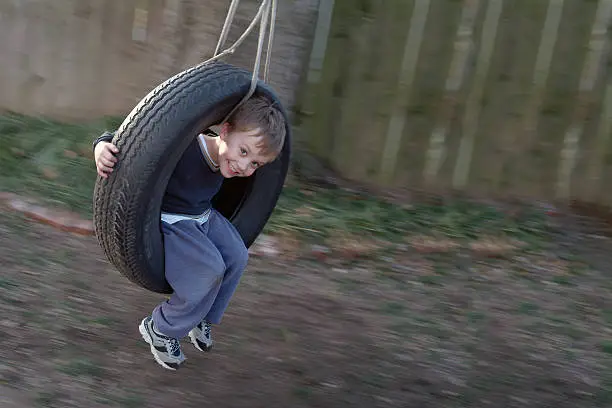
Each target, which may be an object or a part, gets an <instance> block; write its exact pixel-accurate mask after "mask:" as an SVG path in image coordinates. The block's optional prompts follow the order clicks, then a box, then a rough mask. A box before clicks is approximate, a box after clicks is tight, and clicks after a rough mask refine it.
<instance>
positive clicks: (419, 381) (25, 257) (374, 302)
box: [0, 212, 612, 408]
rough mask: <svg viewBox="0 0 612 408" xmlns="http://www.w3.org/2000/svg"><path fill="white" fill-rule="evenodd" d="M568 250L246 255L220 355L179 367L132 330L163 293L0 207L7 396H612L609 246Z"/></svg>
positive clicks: (102, 403) (1, 389)
mask: <svg viewBox="0 0 612 408" xmlns="http://www.w3.org/2000/svg"><path fill="white" fill-rule="evenodd" d="M570 238H571V239H570ZM570 238H568V242H575V241H572V239H573V238H572V237H570ZM591 238H592V239H593V240H598V239H599V240H601V242H603V244H602V245H604V246H603V247H602V248H604V249H605V248H606V247H608V248H609V242H608V241H607V239H605V238H598V237H591ZM567 248H568V246H561V244H556V245H554V246H551V247H550V248H544V249H542V250H540V251H538V252H537V253H529V252H525V251H518V252H511V253H509V254H507V255H506V256H504V257H501V258H488V257H481V256H475V255H474V254H473V253H471V252H469V251H467V250H466V249H465V248H463V247H457V248H453V247H452V246H451V248H450V249H448V248H447V249H446V250H444V251H442V252H440V251H438V252H429V253H428V252H427V251H423V248H420V250H419V247H418V245H393V246H391V245H390V246H389V247H388V248H385V249H384V250H383V251H381V253H379V254H378V255H377V256H373V257H369V258H367V259H362V260H352V261H351V262H347V261H346V260H345V259H341V258H337V257H333V256H332V257H331V258H326V259H320V258H316V257H314V256H313V255H312V253H311V252H310V253H308V252H306V253H298V254H297V255H296V254H294V256H292V257H289V256H286V255H282V256H275V257H255V256H254V257H252V260H251V263H250V265H249V268H248V270H247V272H246V274H245V276H244V279H243V281H242V283H241V285H240V287H239V290H238V292H237V295H236V297H235V298H234V300H233V302H232V304H231V306H230V309H229V311H228V313H227V314H226V317H225V320H224V322H223V324H222V325H221V326H219V327H215V328H214V330H213V334H214V336H215V338H216V346H215V348H214V350H213V351H212V352H211V353H209V354H203V353H200V352H198V351H196V350H195V349H194V348H193V347H192V346H191V344H190V343H189V342H186V341H185V342H183V344H184V351H185V353H186V356H187V361H186V363H185V365H184V367H183V368H181V369H180V370H179V371H177V372H171V371H166V370H163V369H162V368H161V367H159V366H158V365H157V364H156V363H155V362H154V361H153V359H152V356H151V354H150V353H149V349H148V346H147V345H146V344H145V343H144V342H143V341H142V339H141V337H140V335H139V333H138V328H137V325H138V323H139V321H140V319H141V318H142V317H143V316H145V315H146V314H147V313H149V312H150V311H151V310H152V308H153V307H154V306H155V305H156V304H157V303H158V302H160V301H161V300H162V299H163V298H162V297H161V296H160V295H157V294H153V293H149V292H146V291H144V290H142V289H140V288H139V287H136V286H135V285H133V284H131V283H129V282H128V281H127V280H126V279H125V278H124V277H122V276H120V275H119V274H118V273H117V272H116V271H115V270H114V269H113V268H112V267H111V266H110V264H109V263H108V262H107V261H106V259H105V258H104V256H103V254H102V251H101V250H100V248H99V246H98V244H97V242H96V241H95V239H94V238H93V237H83V236H79V235H72V234H68V233H65V232H61V231H58V230H56V229H53V228H52V227H48V226H45V225H41V224H38V223H32V222H30V221H29V220H25V219H23V218H21V217H20V216H18V215H16V214H14V213H10V212H3V213H2V214H0V260H1V262H2V274H1V275H0V308H1V310H2V311H3V313H2V316H0V330H1V332H2V335H1V336H0V406H1V407H3V408H13V407H15V408H16V407H19V408H22V407H92V408H94V407H109V406H111V407H129V408H136V407H150V408H157V407H202V406H215V407H251V408H255V407H296V408H298V407H344V406H346V407H417V406H418V407H423V406H431V407H462V406H470V407H476V406H478V407H484V406H491V407H501V406H503V407H552V406H558V407H572V408H575V407H595V406H611V405H612V358H611V355H612V336H611V333H612V297H611V296H610V295H611V294H612V292H611V290H612V280H611V279H610V277H609V273H608V271H607V270H606V269H605V265H606V262H607V259H608V258H605V257H604V258H601V259H599V260H598V262H596V263H597V264H598V265H599V266H598V265H589V264H588V263H586V262H584V258H585V256H583V255H581V254H576V253H577V252H576V251H574V252H575V253H570V252H569V251H568V249H567ZM574 249H575V248H574ZM578 252H579V251H578ZM585 254H587V253H586V252H585ZM587 255H588V254H587ZM586 258H588V256H587V257H586ZM592 259H595V258H594V257H593V258H592Z"/></svg>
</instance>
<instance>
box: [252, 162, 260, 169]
mask: <svg viewBox="0 0 612 408" xmlns="http://www.w3.org/2000/svg"><path fill="white" fill-rule="evenodd" d="M251 165H252V166H253V167H254V168H257V167H259V163H257V162H252V163H251Z"/></svg>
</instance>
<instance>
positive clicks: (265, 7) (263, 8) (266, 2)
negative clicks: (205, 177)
mask: <svg viewBox="0 0 612 408" xmlns="http://www.w3.org/2000/svg"><path fill="white" fill-rule="evenodd" d="M239 3H240V0H232V2H231V4H230V7H229V9H228V11H227V16H226V17H225V22H224V23H223V28H222V29H221V34H220V35H219V41H218V42H217V47H216V48H215V53H214V55H213V57H212V58H210V59H208V60H206V61H204V62H203V64H207V63H209V62H212V61H216V60H218V59H220V58H222V57H224V56H226V55H229V54H233V53H234V52H235V51H236V49H237V48H238V47H239V46H240V45H241V44H242V43H243V42H244V40H245V39H246V37H247V36H248V35H249V34H250V33H251V31H253V28H255V25H256V24H257V23H259V39H258V42H257V54H256V55H255V63H254V65H253V75H252V77H251V86H250V87H249V91H248V92H247V94H246V95H245V96H244V97H243V98H242V100H241V101H240V102H238V104H237V105H236V106H235V107H234V108H233V109H232V110H231V112H230V113H229V114H227V116H226V117H225V119H224V120H223V122H226V121H227V119H228V118H229V117H230V116H231V115H232V114H233V113H234V112H235V111H236V109H238V108H239V107H240V105H242V104H243V103H244V102H245V101H247V100H248V99H249V98H250V97H251V96H252V95H253V93H254V92H255V89H257V83H258V82H259V70H260V68H261V54H262V52H263V48H264V40H265V37H266V28H267V27H268V22H270V29H269V32H268V44H267V47H266V60H265V64H264V74H263V81H264V82H266V83H267V82H268V79H269V68H270V59H271V56H272V45H273V41H274V29H275V21H276V11H277V10H276V9H277V0H262V2H261V5H260V6H259V10H257V14H256V15H255V17H254V18H253V20H252V21H251V23H250V24H249V26H248V27H247V28H246V30H244V33H242V35H241V36H240V37H239V38H238V39H237V40H236V42H235V43H234V44H232V45H231V46H230V47H229V48H227V49H225V50H224V51H222V52H219V51H220V50H221V48H222V47H223V45H224V44H225V41H226V40H227V36H228V34H229V30H230V27H231V25H232V21H233V20H234V16H235V15H236V10H237V9H238V4H239Z"/></svg>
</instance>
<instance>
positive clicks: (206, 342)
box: [189, 322, 213, 351]
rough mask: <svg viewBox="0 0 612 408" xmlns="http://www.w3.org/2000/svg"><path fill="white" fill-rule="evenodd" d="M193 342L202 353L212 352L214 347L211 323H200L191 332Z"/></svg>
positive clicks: (190, 336)
mask: <svg viewBox="0 0 612 408" xmlns="http://www.w3.org/2000/svg"><path fill="white" fill-rule="evenodd" d="M189 338H190V339H191V342H192V343H193V345H194V346H195V348H197V349H198V350H200V351H210V349H212V346H213V340H212V335H211V334H210V323H208V322H200V323H199V324H198V325H197V326H196V327H194V328H193V329H192V330H191V331H190V332H189Z"/></svg>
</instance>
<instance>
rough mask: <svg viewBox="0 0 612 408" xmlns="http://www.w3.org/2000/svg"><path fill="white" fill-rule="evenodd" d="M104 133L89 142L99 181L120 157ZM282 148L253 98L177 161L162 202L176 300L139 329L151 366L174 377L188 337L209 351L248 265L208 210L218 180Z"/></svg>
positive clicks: (233, 237)
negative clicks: (215, 327) (214, 329)
mask: <svg viewBox="0 0 612 408" xmlns="http://www.w3.org/2000/svg"><path fill="white" fill-rule="evenodd" d="M112 137H113V134H111V133H109V132H105V133H104V134H103V135H102V136H100V137H98V138H97V139H96V140H95V141H94V158H95V163H96V168H97V171H98V174H99V175H100V176H101V177H104V178H106V177H108V174H109V173H110V172H112V171H113V167H114V165H115V163H116V162H117V158H116V157H115V154H117V153H118V149H117V147H116V146H115V145H113V144H112V143H110V141H111V140H112ZM284 141H285V122H284V117H283V116H282V113H281V112H280V111H279V110H278V109H277V108H276V107H275V106H274V103H273V102H272V101H270V100H268V99H267V98H265V97H263V96H253V97H251V98H250V99H248V100H247V101H246V102H245V103H243V104H242V105H241V106H240V107H239V108H238V109H237V110H236V111H235V113H234V114H233V115H232V116H231V117H230V118H228V120H227V122H226V123H224V124H223V125H222V126H221V130H220V134H219V136H216V135H212V136H211V135H209V134H200V135H198V137H197V138H194V141H193V142H192V143H191V144H190V145H189V147H188V148H187V150H186V151H185V153H184V154H183V156H182V157H181V159H180V160H179V162H178V164H177V166H176V168H175V170H174V172H173V174H172V176H171V177H170V180H169V182H168V186H167V189H166V192H165V195H164V198H163V201H162V215H161V229H162V233H163V237H164V251H165V273H166V279H167V281H168V283H169V284H170V286H171V287H172V288H173V290H174V293H173V294H172V296H171V297H170V298H169V299H168V300H167V301H164V302H162V303H161V304H159V305H158V306H157V307H156V308H155V309H154V310H153V313H152V314H151V315H150V316H147V317H145V318H144V319H143V320H142V322H141V323H140V326H139V330H140V333H141V334H142V337H143V338H144V340H145V341H146V342H147V343H148V344H149V345H150V346H151V353H152V354H153V356H154V358H155V360H156V361H157V362H158V363H159V364H160V365H161V366H162V367H164V368H167V369H170V370H175V369H177V368H178V367H179V365H180V364H181V363H182V362H183V361H184V360H185V356H184V355H183V352H182V350H181V347H180V343H179V340H180V339H181V338H183V337H185V336H186V335H188V336H189V338H190V339H191V342H192V343H193V345H194V346H195V347H196V348H197V349H198V350H200V351H209V350H210V349H211V347H212V344H213V341H212V337H211V333H210V328H211V325H212V324H219V323H220V322H221V318H222V316H223V313H224V312H225V310H226V308H227V306H228V304H229V301H230V298H231V297H232V295H233V294H234V291H235V289H236V287H237V285H238V282H239V281H240V278H241V276H242V272H243V270H244V268H245V267H246V264H247V259H248V251H247V249H246V247H245V245H244V243H243V241H242V238H241V237H240V235H239V234H238V231H237V230H236V229H235V228H234V226H233V225H232V224H231V223H230V222H229V221H228V220H227V219H225V218H224V217H223V216H222V215H221V214H220V213H219V212H217V211H216V210H215V209H213V208H212V207H211V199H212V198H213V196H214V195H215V194H216V193H217V192H218V191H219V188H220V187H221V184H222V182H223V179H224V178H231V177H248V176H250V175H252V174H253V172H254V171H255V170H256V169H258V168H259V167H261V166H263V165H265V164H266V163H269V162H271V161H272V160H274V159H275V158H276V157H277V156H278V154H279V153H280V151H281V149H282V147H283V143H284Z"/></svg>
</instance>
